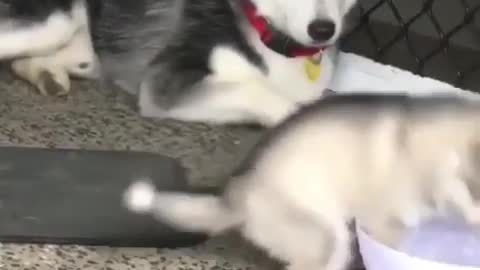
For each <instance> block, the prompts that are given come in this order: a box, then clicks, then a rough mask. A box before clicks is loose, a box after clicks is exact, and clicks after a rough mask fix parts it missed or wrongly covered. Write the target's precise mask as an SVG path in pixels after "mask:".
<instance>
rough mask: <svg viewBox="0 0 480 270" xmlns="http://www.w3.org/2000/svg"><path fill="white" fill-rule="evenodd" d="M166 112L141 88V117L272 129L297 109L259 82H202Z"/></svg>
mask: <svg viewBox="0 0 480 270" xmlns="http://www.w3.org/2000/svg"><path fill="white" fill-rule="evenodd" d="M194 91H195V92H193V93H191V94H189V95H187V96H185V97H184V98H183V99H181V100H180V101H179V102H178V103H177V104H176V105H174V106H172V107H171V108H169V109H166V108H165V107H164V108H162V106H160V105H158V104H156V103H155V101H154V100H155V99H154V97H153V96H152V95H151V92H150V91H149V90H148V89H141V91H140V97H139V107H140V112H141V114H142V115H143V116H145V117H153V118H172V119H177V120H181V121H188V122H206V123H212V124H243V123H258V124H261V125H263V126H266V127H273V126H275V125H278V124H279V123H281V122H282V121H283V120H285V119H286V118H287V117H288V116H289V115H291V114H292V113H294V112H295V111H296V110H297V108H298V107H297V105H296V104H295V103H294V102H292V101H290V100H287V99H285V98H283V97H281V96H279V95H277V94H275V93H274V92H273V91H271V90H270V89H269V88H268V87H267V86H266V85H264V84H262V83H261V82H258V81H255V80H252V81H250V82H249V81H242V82H222V83H209V82H206V83H204V84H203V85H202V87H201V88H197V89H195V90H194Z"/></svg>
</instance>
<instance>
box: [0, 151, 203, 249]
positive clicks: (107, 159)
mask: <svg viewBox="0 0 480 270" xmlns="http://www.w3.org/2000/svg"><path fill="white" fill-rule="evenodd" d="M138 177H151V179H152V180H153V181H154V183H155V185H156V186H157V187H158V188H159V189H161V190H175V191H183V190H186V189H187V184H186V179H185V175H184V170H183V168H182V167H181V166H180V165H179V164H178V163H177V162H176V161H175V160H173V159H170V158H167V157H164V156H161V155H156V154H150V153H142V152H109V151H108V152H107V151H81V150H50V149H39V148H19V147H0V242H3V243H8V242H15V243H50V244H85V245H108V246H123V247H170V248H174V247H183V246H190V245H195V244H198V243H200V242H202V241H204V240H205V239H206V237H205V236H204V235H199V234H190V233H184V232H178V231H175V230H174V229H172V228H170V227H167V226H165V225H163V224H161V223H159V222H158V221H157V220H154V219H153V218H152V217H150V216H148V215H137V214H134V213H131V212H129V211H127V210H126V209H125V208H124V206H123V204H122V194H123V192H124V191H125V189H126V188H127V186H128V185H129V184H130V183H131V182H132V181H133V180H134V179H135V178H138Z"/></svg>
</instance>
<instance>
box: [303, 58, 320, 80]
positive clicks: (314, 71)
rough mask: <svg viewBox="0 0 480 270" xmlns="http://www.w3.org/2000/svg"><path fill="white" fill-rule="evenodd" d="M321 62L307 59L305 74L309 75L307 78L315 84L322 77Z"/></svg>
mask: <svg viewBox="0 0 480 270" xmlns="http://www.w3.org/2000/svg"><path fill="white" fill-rule="evenodd" d="M320 62H321V61H320V60H316V59H313V58H312V57H308V58H306V59H305V72H306V73H307V77H308V79H310V81H313V82H314V81H316V80H317V79H318V78H319V77H320V73H321V68H320Z"/></svg>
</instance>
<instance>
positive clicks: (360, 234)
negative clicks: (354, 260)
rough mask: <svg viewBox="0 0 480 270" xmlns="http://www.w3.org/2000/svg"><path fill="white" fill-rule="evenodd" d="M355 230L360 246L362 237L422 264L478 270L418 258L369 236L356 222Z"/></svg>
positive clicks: (476, 269)
mask: <svg viewBox="0 0 480 270" xmlns="http://www.w3.org/2000/svg"><path fill="white" fill-rule="evenodd" d="M355 230H356V233H357V239H358V240H357V241H358V244H359V246H361V245H362V242H364V241H362V239H365V240H367V241H369V242H372V243H375V244H377V245H378V246H379V247H381V248H382V249H385V250H386V251H389V253H391V254H393V255H395V256H396V257H398V258H399V259H401V260H405V259H408V260H414V261H417V262H419V263H422V264H431V265H432V266H435V265H437V266H439V267H444V268H445V267H455V268H461V269H462V270H480V267H474V266H465V265H460V264H453V263H443V262H438V261H433V260H428V259H424V258H420V257H417V256H413V255H410V254H407V253H405V252H402V251H399V250H396V249H393V248H391V247H389V246H387V245H385V244H383V243H381V242H379V241H377V240H375V239H374V238H373V237H370V235H369V234H368V232H367V231H366V230H363V229H362V228H361V226H360V225H358V224H355ZM368 246H371V245H370V244H368ZM363 247H365V245H363ZM361 257H362V259H363V260H365V258H364V257H363V254H361Z"/></svg>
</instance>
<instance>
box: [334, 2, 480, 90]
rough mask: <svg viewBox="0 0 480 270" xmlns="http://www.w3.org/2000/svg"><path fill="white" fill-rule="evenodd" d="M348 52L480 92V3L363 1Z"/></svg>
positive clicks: (349, 36) (351, 29) (345, 46)
mask: <svg viewBox="0 0 480 270" xmlns="http://www.w3.org/2000/svg"><path fill="white" fill-rule="evenodd" d="M359 1H360V3H359V5H358V6H357V7H356V8H355V9H354V10H353V12H352V16H353V20H352V21H353V22H354V23H353V24H351V25H350V27H349V30H348V31H347V32H346V35H345V36H344V38H343V40H342V49H343V50H345V51H347V52H353V53H357V54H360V55H363V56H366V57H369V58H372V59H374V60H376V61H379V62H381V63H384V64H390V65H394V66H397V67H400V68H403V69H406V70H410V71H412V72H414V73H416V74H419V75H421V76H428V77H432V78H435V79H438V80H442V81H445V82H447V83H450V84H453V85H455V86H458V87H462V88H465V89H469V90H473V91H475V92H480V0H359Z"/></svg>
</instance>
